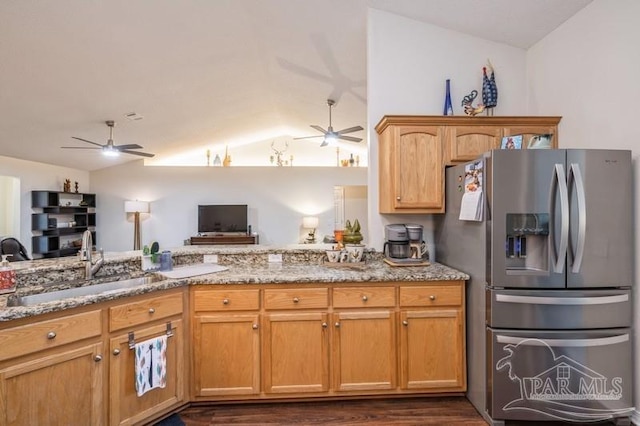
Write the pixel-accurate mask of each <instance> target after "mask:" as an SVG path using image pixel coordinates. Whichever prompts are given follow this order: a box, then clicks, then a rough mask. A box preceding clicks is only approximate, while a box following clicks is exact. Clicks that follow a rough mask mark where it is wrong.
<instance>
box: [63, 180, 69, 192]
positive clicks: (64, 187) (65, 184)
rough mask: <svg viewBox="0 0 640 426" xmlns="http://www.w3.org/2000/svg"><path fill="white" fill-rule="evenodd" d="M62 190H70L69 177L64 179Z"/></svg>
mask: <svg viewBox="0 0 640 426" xmlns="http://www.w3.org/2000/svg"><path fill="white" fill-rule="evenodd" d="M62 191H63V192H71V179H65V180H64V185H62Z"/></svg>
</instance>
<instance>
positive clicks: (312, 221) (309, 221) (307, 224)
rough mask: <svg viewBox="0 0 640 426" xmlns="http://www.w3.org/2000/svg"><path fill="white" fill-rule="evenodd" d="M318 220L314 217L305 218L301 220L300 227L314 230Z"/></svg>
mask: <svg viewBox="0 0 640 426" xmlns="http://www.w3.org/2000/svg"><path fill="white" fill-rule="evenodd" d="M318 223H319V220H318V218H317V217H316V216H307V217H303V218H302V227H303V228H308V229H316V228H317V227H318Z"/></svg>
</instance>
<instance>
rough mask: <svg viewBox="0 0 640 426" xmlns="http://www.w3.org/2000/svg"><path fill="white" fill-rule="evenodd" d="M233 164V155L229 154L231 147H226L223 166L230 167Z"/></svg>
mask: <svg viewBox="0 0 640 426" xmlns="http://www.w3.org/2000/svg"><path fill="white" fill-rule="evenodd" d="M230 165H231V156H230V155H229V148H228V147H227V146H225V147H224V160H222V166H223V167H229V166H230Z"/></svg>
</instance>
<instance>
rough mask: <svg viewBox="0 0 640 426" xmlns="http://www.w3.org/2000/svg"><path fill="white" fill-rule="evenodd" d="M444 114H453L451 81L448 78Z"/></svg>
mask: <svg viewBox="0 0 640 426" xmlns="http://www.w3.org/2000/svg"><path fill="white" fill-rule="evenodd" d="M443 114H444V115H453V106H452V105H451V83H450V80H449V79H447V85H446V92H445V95H444V112H443Z"/></svg>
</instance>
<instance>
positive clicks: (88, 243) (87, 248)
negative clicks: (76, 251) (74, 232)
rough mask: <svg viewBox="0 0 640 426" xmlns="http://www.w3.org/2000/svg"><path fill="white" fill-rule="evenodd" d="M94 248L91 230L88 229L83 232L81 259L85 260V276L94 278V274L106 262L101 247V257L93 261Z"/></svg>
mask: <svg viewBox="0 0 640 426" xmlns="http://www.w3.org/2000/svg"><path fill="white" fill-rule="evenodd" d="M92 248H93V237H92V236H91V231H89V230H86V231H84V233H83V234H82V247H81V248H80V260H82V261H84V265H85V266H84V268H85V275H84V276H85V278H86V279H91V278H93V274H95V273H96V272H98V270H100V268H102V264H103V263H104V251H103V250H102V249H100V259H98V260H96V261H95V262H93V261H92V260H91V249H92Z"/></svg>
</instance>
